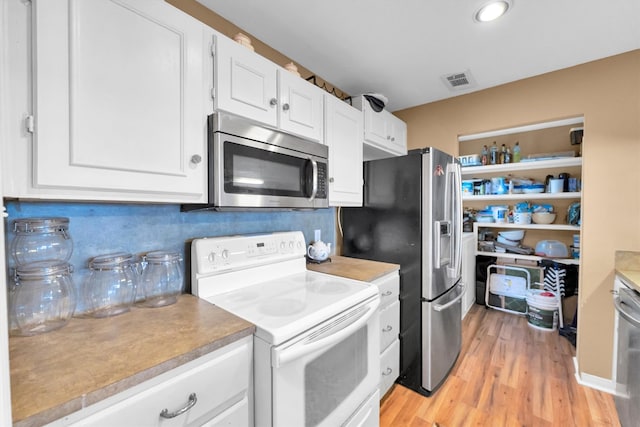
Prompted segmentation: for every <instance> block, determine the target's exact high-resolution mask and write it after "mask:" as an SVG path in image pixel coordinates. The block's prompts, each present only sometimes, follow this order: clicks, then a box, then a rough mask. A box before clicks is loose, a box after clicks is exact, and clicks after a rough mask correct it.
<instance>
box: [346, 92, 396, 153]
mask: <svg viewBox="0 0 640 427" xmlns="http://www.w3.org/2000/svg"><path fill="white" fill-rule="evenodd" d="M353 105H354V106H355V107H356V108H358V109H360V110H361V111H362V114H363V115H364V160H375V159H382V158H385V157H393V156H403V155H405V154H407V124H406V123H405V122H403V121H402V120H400V119H399V118H397V117H396V116H394V115H393V114H391V113H390V112H388V111H387V110H382V111H379V112H378V111H375V110H374V109H373V108H371V105H370V104H369V102H368V101H367V100H366V99H365V98H364V97H363V96H357V97H354V98H353Z"/></svg>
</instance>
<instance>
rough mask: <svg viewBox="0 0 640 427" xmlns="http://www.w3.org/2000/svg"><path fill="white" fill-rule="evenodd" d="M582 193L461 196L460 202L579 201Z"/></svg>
mask: <svg viewBox="0 0 640 427" xmlns="http://www.w3.org/2000/svg"><path fill="white" fill-rule="evenodd" d="M581 196H582V193H580V192H579V191H578V192H571V193H569V192H567V193H517V194H484V195H481V196H462V201H465V202H473V201H479V202H482V201H487V202H489V201H494V200H495V201H500V200H504V201H518V200H558V199H579V198H580V197H581Z"/></svg>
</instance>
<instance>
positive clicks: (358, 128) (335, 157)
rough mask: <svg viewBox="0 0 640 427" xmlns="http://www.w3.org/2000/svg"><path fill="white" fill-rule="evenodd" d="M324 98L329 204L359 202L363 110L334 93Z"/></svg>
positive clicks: (338, 204) (360, 195) (337, 204)
mask: <svg viewBox="0 0 640 427" xmlns="http://www.w3.org/2000/svg"><path fill="white" fill-rule="evenodd" d="M324 98H325V99H324V105H325V114H324V116H325V130H324V135H325V144H326V145H327V146H328V147H329V205H330V206H362V113H361V112H360V111H358V110H356V109H355V108H353V107H352V106H351V105H349V104H347V103H346V102H344V101H341V100H339V99H338V98H336V97H335V96H333V95H330V94H325V95H324Z"/></svg>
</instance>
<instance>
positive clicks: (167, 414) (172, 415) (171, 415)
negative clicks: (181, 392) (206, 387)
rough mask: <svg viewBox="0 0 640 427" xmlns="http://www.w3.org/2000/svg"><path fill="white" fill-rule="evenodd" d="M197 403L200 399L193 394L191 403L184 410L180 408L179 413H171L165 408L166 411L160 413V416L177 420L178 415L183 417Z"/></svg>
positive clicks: (190, 396)
mask: <svg viewBox="0 0 640 427" xmlns="http://www.w3.org/2000/svg"><path fill="white" fill-rule="evenodd" d="M196 402H198V398H197V397H196V394H195V393H191V394H190V395H189V401H188V402H187V404H186V405H185V406H184V407H182V408H180V409H178V410H177V411H174V412H169V410H168V409H167V408H165V409H163V410H162V412H160V416H161V417H162V418H175V417H177V416H178V415H182V414H184V413H185V412H187V411H188V410H189V409H191V408H193V405H195V404H196Z"/></svg>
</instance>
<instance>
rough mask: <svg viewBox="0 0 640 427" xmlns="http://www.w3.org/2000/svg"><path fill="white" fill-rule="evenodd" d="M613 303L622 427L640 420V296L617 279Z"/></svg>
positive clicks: (617, 383)
mask: <svg viewBox="0 0 640 427" xmlns="http://www.w3.org/2000/svg"><path fill="white" fill-rule="evenodd" d="M615 287H616V289H617V291H614V297H613V304H614V306H615V308H616V317H617V323H618V329H617V330H618V336H617V341H618V344H617V356H616V357H617V360H616V396H615V398H614V400H615V404H616V409H617V411H618V418H619V419H620V424H621V425H622V427H631V426H637V425H638V424H637V423H638V420H639V419H640V293H639V292H638V291H636V290H635V289H633V288H632V287H631V286H629V285H627V284H626V283H625V282H624V281H623V280H620V279H619V278H616V286H615Z"/></svg>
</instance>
